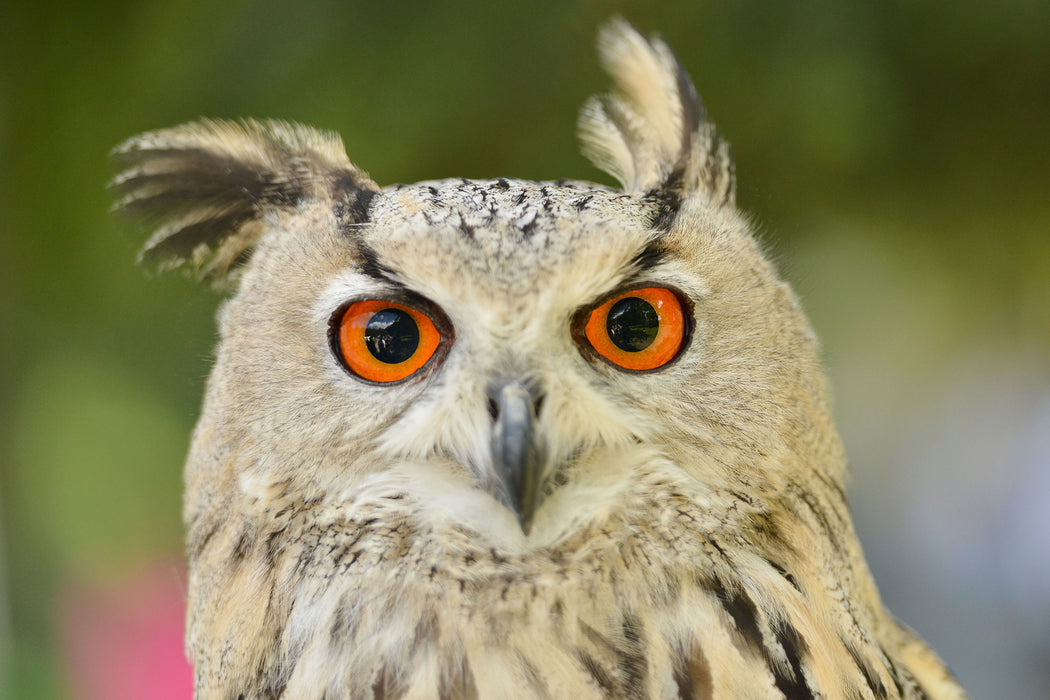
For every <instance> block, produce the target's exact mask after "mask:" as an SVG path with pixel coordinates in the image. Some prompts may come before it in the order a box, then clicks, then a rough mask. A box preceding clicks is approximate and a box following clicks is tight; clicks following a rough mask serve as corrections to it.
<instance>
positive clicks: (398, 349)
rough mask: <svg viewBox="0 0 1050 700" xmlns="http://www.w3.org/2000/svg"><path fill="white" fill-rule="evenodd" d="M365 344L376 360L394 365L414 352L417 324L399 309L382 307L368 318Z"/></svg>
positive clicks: (417, 338)
mask: <svg viewBox="0 0 1050 700" xmlns="http://www.w3.org/2000/svg"><path fill="white" fill-rule="evenodd" d="M365 344H366V345H367V346H368V351H369V352H371V353H372V356H373V357H375V358H376V359H377V360H379V361H380V362H385V363H387V364H388V365H396V364H398V363H399V362H404V361H405V360H407V359H408V358H410V357H412V356H413V355H414V354H416V349H417V348H419V326H417V325H416V321H415V319H413V318H412V317H411V316H410V315H409V314H408V313H406V312H404V311H402V310H401V309H383V310H382V311H379V312H377V313H376V314H375V315H374V316H372V318H370V319H369V320H368V325H367V326H365Z"/></svg>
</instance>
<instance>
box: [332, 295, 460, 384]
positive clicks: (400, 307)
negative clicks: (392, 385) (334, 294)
mask: <svg viewBox="0 0 1050 700" xmlns="http://www.w3.org/2000/svg"><path fill="white" fill-rule="evenodd" d="M338 342H339V348H338V349H339V353H340V355H341V356H342V358H343V361H344V362H345V363H346V366H347V368H348V369H349V370H350V371H351V372H353V373H354V374H356V375H357V376H359V377H361V378H362V379H367V380H368V381H372V382H396V381H398V380H400V379H404V378H405V377H408V376H409V375H411V374H413V373H414V372H416V371H417V370H418V369H420V368H421V367H422V366H423V365H425V364H426V363H427V360H429V359H430V358H431V357H433V356H434V352H435V351H436V350H437V349H438V346H439V345H440V344H441V332H440V331H439V330H438V329H437V326H435V325H434V322H433V321H432V320H430V317H429V316H427V315H426V314H425V313H423V312H422V311H420V310H418V309H415V308H413V307H411V306H406V305H404V304H399V303H397V302H393V301H386V300H383V299H369V300H366V301H356V302H353V303H352V304H350V305H349V306H347V307H346V311H344V312H343V316H342V318H341V319H340V321H339V332H338Z"/></svg>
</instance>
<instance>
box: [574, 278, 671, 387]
mask: <svg viewBox="0 0 1050 700" xmlns="http://www.w3.org/2000/svg"><path fill="white" fill-rule="evenodd" d="M584 335H585V336H586V338H587V342H589V343H590V344H591V347H592V348H594V350H595V352H597V353H598V354H599V355H601V356H602V357H603V358H605V359H606V360H608V361H609V362H611V363H613V364H614V365H616V366H618V367H622V368H623V369H628V370H634V371H644V370H651V369H657V368H659V367H663V366H664V365H666V364H667V363H668V362H670V361H671V360H673V359H674V358H675V357H676V356H677V355H678V352H679V350H681V349H682V344H683V343H684V342H685V337H686V317H685V313H684V312H683V311H682V302H681V301H679V299H678V295H677V294H675V293H674V292H672V291H671V290H670V289H665V288H663V287H644V288H642V289H631V290H629V291H626V292H621V293H620V294H617V295H615V296H613V297H611V298H610V299H608V300H607V301H605V302H604V303H603V304H602V305H601V306H598V307H597V308H595V309H594V310H593V311H592V312H591V315H590V317H589V318H588V319H587V324H586V325H585V326H584Z"/></svg>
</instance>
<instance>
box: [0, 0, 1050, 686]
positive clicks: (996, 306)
mask: <svg viewBox="0 0 1050 700" xmlns="http://www.w3.org/2000/svg"><path fill="white" fill-rule="evenodd" d="M613 13H619V14H622V15H623V16H625V17H626V18H627V19H629V20H631V21H632V22H634V23H635V24H637V25H638V26H639V27H640V28H642V29H643V30H644V31H646V32H654V31H655V32H659V33H661V34H662V35H663V36H664V37H665V38H666V39H667V40H668V41H669V43H670V44H671V45H672V46H673V47H674V48H675V50H676V51H677V53H678V55H679V57H680V59H681V61H682V62H683V64H684V65H685V66H686V67H687V68H688V70H689V71H690V72H691V74H692V76H693V78H694V81H695V82H696V84H697V87H698V89H699V91H700V94H701V95H702V96H703V98H704V101H705V103H706V105H707V108H708V111H709V113H710V115H711V117H712V118H713V119H714V120H715V122H716V123H717V124H718V125H719V126H720V128H721V131H722V133H723V135H724V136H725V137H726V138H728V140H729V141H730V142H731V143H732V145H733V149H734V154H735V158H736V163H737V176H738V183H739V192H738V199H739V202H740V204H741V205H742V206H743V207H744V208H745V209H747V210H748V211H750V212H752V213H753V215H754V218H755V221H756V222H757V223H758V225H759V227H760V229H761V230H762V232H763V237H764V238H765V239H766V240H767V241H768V244H769V247H770V249H771V250H772V251H773V253H774V255H775V256H776V257H777V258H778V260H779V261H780V263H781V266H782V269H783V270H784V273H785V275H786V276H787V277H788V278H789V279H790V280H791V281H792V282H793V283H794V284H795V286H796V289H797V290H798V291H799V293H800V294H801V296H802V297H803V301H804V303H805V304H806V306H807V308H808V310H809V312H810V314H811V316H812V318H813V321H814V323H815V325H816V326H817V329H818V331H819V333H820V334H821V336H822V337H823V339H824V342H825V349H826V355H827V362H828V366H829V369H830V372H831V374H832V377H833V382H834V385H835V390H836V399H837V404H836V405H837V414H838V417H839V420H840V426H841V429H842V432H843V435H844V438H845V440H846V443H847V449H848V450H849V452H850V455H851V461H852V464H853V471H854V479H853V482H852V483H851V485H850V494H851V500H852V501H853V503H854V507H855V510H856V517H857V521H858V527H859V529H860V532H861V536H862V539H863V540H864V542H865V546H866V549H867V551H868V554H869V557H870V559H871V563H872V566H873V569H874V570H875V574H876V577H877V579H878V581H879V584H880V587H881V588H882V591H883V593H884V595H885V597H886V599H887V601H888V602H889V605H890V606H891V607H892V608H893V609H894V610H895V611H896V612H897V613H898V614H900V616H901V617H902V618H904V619H906V620H907V621H908V622H909V623H910V624H911V625H912V626H914V627H916V628H917V629H918V630H919V631H920V633H921V634H923V635H924V636H926V637H927V638H928V639H929V640H930V641H931V642H932V643H933V644H934V646H936V647H937V648H938V650H939V651H940V652H941V653H942V655H943V656H944V657H945V658H946V659H947V661H948V662H949V664H950V665H951V666H952V667H953V669H954V670H955V671H956V673H957V674H958V675H959V676H960V678H961V679H962V680H963V682H964V684H965V685H967V686H968V687H969V688H970V690H971V692H972V693H973V695H974V697H975V698H978V697H1012V698H1033V699H1035V698H1046V697H1050V671H1047V668H1048V667H1050V635H1048V633H1047V632H1046V630H1047V629H1050V583H1048V581H1050V516H1047V513H1050V476H1048V474H1050V166H1048V163H1050V137H1048V131H1047V125H1048V120H1050V38H1048V34H1047V28H1048V27H1050V4H1048V3H1047V2H1045V0H1004V1H1003V2H997V3H987V2H983V1H981V0H960V1H958V2H953V3H947V2H933V1H931V0H907V1H906V0H890V1H888V2H882V3H869V2H862V1H860V0H837V1H835V0H826V1H823V2H820V1H817V2H805V3H793V2H759V1H757V0H750V1H743V2H733V3H726V2H666V3H648V2H626V1H624V2H601V1H599V0H578V1H571V2H569V1H565V0H558V1H555V0H549V1H546V2H533V3H495V2H483V1H480V0H477V1H473V2H471V1H466V0H461V1H458V2H444V3H411V4H410V3H396V2H391V3H376V2H369V3H365V2H338V1H337V0H316V1H313V0H306V1H299V2H279V1H277V0H270V1H262V2H247V1H244V0H231V1H228V2H213V1H211V0H208V1H205V0H195V1H192V2H180V3H172V2H158V1H155V0H134V1H131V0H98V1H95V2H90V3H82V2H58V1H57V0H38V1H36V2H33V3H30V2H28V0H9V1H8V2H6V3H3V6H2V8H0V327H2V328H3V329H4V333H3V338H4V340H3V343H2V345H0V514H2V520H0V528H2V550H0V551H2V555H3V565H2V568H0V571H2V572H3V578H2V579H0V580H2V583H0V600H2V602H0V658H2V661H0V693H5V697H10V698H52V697H88V695H87V694H86V691H83V690H82V689H81V687H80V680H79V679H78V678H77V677H76V674H75V673H74V672H73V671H71V670H70V668H69V663H68V659H67V656H68V650H66V651H64V649H66V646H65V645H66V644H67V642H66V641H64V637H63V634H64V633H63V632H62V630H63V629H64V627H63V620H62V619H61V618H62V616H63V615H64V614H65V613H64V612H63V611H65V610H66V609H67V604H66V603H65V602H64V601H66V600H67V598H68V593H69V591H70V590H79V589H83V588H84V587H88V588H89V589H98V590H106V589H109V588H116V589H118V590H119V586H121V585H123V584H122V582H123V581H126V580H127V579H128V578H129V577H132V576H134V575H136V572H138V571H141V570H143V569H144V568H146V567H148V566H150V565H152V564H154V563H155V562H157V561H162V562H163V561H167V562H171V561H176V562H177V561H178V560H179V553H180V547H181V543H180V537H181V526H180V520H179V508H180V470H181V462H182V459H183V455H184V452H185V449H186V446H187V442H188V436H189V432H190V430H191V428H192V425H193V422H194V420H195V416H196V412H197V410H198V405H199V401H200V395H201V390H202V386H203V381H204V377H205V376H206V374H207V372H208V366H209V356H210V352H211V346H212V343H213V340H214V337H215V334H214V330H213V324H212V313H213V311H214V308H215V306H216V305H217V303H218V300H219V297H218V296H217V295H216V294H214V293H212V292H210V291H208V290H205V289H202V288H198V287H197V286H196V285H194V284H193V283H191V282H190V281H189V280H187V279H185V278H181V277H178V276H171V277H152V276H151V275H149V274H147V273H145V272H144V271H143V270H141V269H139V268H137V267H136V266H135V265H134V259H135V254H136V249H137V246H138V245H139V243H140V242H141V241H140V240H139V238H138V237H137V235H136V233H135V232H134V231H131V230H128V229H127V228H124V227H121V226H119V225H118V224H117V223H116V222H114V221H113V220H112V219H111V217H110V216H109V214H108V211H107V210H108V207H109V204H110V200H109V197H108V195H107V192H106V189H105V184H106V181H107V179H108V178H109V176H110V174H111V173H110V171H109V166H108V164H107V152H108V151H109V149H110V148H111V147H113V146H114V145H115V144H117V143H118V142H120V141H122V140H124V139H125V138H127V137H129V136H131V135H134V134H136V133H138V132H140V131H144V130H149V129H155V128H160V127H165V126H171V125H175V124H177V123H180V122H183V121H187V120H191V119H195V118H198V117H201V116H210V117H230V118H235V117H241V116H255V117H274V118H282V119H289V120H296V121H301V122H305V123H307V124H312V125H316V126H320V127H324V128H329V129H333V130H336V131H338V132H340V133H341V134H342V135H343V138H344V141H345V143H346V144H347V149H348V151H349V154H350V157H351V159H352V160H353V161H354V162H356V163H358V164H359V165H360V166H361V167H363V168H364V169H365V170H367V171H368V172H369V173H370V174H371V175H372V176H373V178H374V179H375V180H376V181H377V182H379V183H380V184H390V183H394V182H411V181H416V180H421V179H431V178H442V177H451V176H468V177H489V176H500V175H513V176H518V177H524V178H531V179H555V178H560V177H573V178H584V179H595V180H598V181H600V182H606V183H607V182H609V180H608V178H607V177H605V176H604V175H603V174H601V173H598V172H597V171H596V170H594V169H593V168H592V167H591V166H590V165H589V164H588V163H587V162H586V161H585V160H584V159H583V158H582V157H581V156H580V155H578V148H577V144H576V140H575V133H574V130H575V119H576V112H577V109H578V108H579V106H580V105H581V104H582V102H583V100H584V99H585V98H586V97H587V96H588V95H589V94H591V93H593V92H596V91H599V90H604V89H605V88H607V87H608V80H607V78H606V77H605V76H604V75H602V74H601V72H600V70H599V68H598V66H597V61H596V59H595V52H594V36H595V30H596V27H597V26H598V25H599V24H600V23H601V22H602V21H604V20H605V19H606V18H608V17H609V16H610V15H611V14H613ZM170 567H171V569H172V572H173V573H172V576H173V577H177V576H178V573H177V565H170Z"/></svg>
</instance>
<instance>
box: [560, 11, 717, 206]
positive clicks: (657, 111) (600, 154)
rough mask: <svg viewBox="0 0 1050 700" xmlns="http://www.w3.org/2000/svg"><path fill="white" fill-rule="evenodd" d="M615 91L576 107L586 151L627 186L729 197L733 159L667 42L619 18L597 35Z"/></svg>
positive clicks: (655, 192)
mask: <svg viewBox="0 0 1050 700" xmlns="http://www.w3.org/2000/svg"><path fill="white" fill-rule="evenodd" d="M598 50H599V53H600V55H601V59H602V64H603V66H604V67H605V70H606V71H608V73H609V74H610V75H611V76H612V77H613V79H614V80H615V82H616V88H617V90H616V92H615V93H613V94H611V95H600V96H596V97H592V98H591V99H590V100H588V101H587V103H586V104H585V105H584V107H583V110H582V112H581V113H580V121H579V130H580V139H581V141H582V142H583V151H584V154H585V155H586V156H587V157H588V158H589V159H590V160H591V162H593V163H594V164H595V165H596V166H598V167H599V168H601V169H602V170H604V171H605V172H607V173H609V174H610V175H612V176H613V177H615V178H616V179H617V180H619V181H620V184H621V185H623V188H624V190H625V191H626V192H628V193H631V194H639V195H647V196H655V197H659V198H666V197H673V198H681V197H691V196H701V197H707V198H709V199H710V200H711V201H712V202H714V203H716V204H719V205H721V204H732V203H733V200H734V188H735V183H734V177H733V161H732V158H731V157H730V154H729V145H728V144H727V143H726V142H724V141H721V140H720V139H719V138H718V136H717V134H716V133H715V128H714V125H713V124H710V123H709V122H707V121H706V115H705V113H704V108H703V106H702V105H701V103H700V98H699V97H698V96H697V94H696V89H695V88H694V87H693V83H692V81H691V80H690V79H689V76H688V75H687V74H686V72H685V70H684V69H683V68H682V66H681V65H680V64H679V63H678V59H677V58H675V55H674V53H673V52H672V51H671V49H670V48H668V46H667V44H665V43H664V42H663V41H661V40H660V39H658V38H653V39H651V40H648V39H646V38H645V37H643V36H642V35H641V34H639V33H638V31H637V30H636V29H635V28H634V27H632V26H631V25H630V24H628V23H627V22H626V21H624V20H622V19H619V18H617V19H614V20H612V21H611V22H609V23H608V24H607V25H606V26H605V27H603V28H602V30H601V32H600V33H599V35H598Z"/></svg>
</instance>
